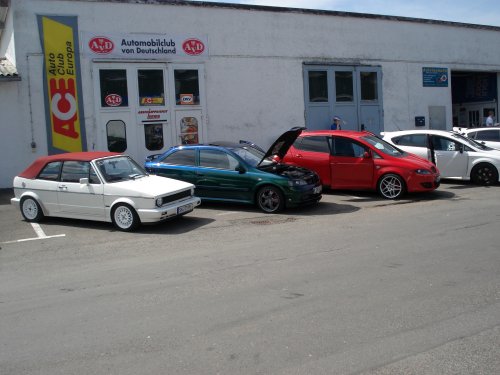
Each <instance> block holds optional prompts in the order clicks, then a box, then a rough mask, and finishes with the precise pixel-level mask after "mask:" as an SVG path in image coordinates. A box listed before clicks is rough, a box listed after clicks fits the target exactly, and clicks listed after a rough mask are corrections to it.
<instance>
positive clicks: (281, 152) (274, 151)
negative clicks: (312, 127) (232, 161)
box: [257, 126, 306, 166]
mask: <svg viewBox="0 0 500 375" xmlns="http://www.w3.org/2000/svg"><path fill="white" fill-rule="evenodd" d="M305 129H306V128H304V127H298V126H296V127H293V128H291V129H290V130H288V131H286V132H284V133H283V134H281V135H280V136H279V137H278V139H276V140H275V141H274V143H273V144H272V145H271V147H270V148H269V150H267V152H266V153H265V155H264V157H263V158H262V159H261V161H260V162H259V164H258V165H257V166H259V165H260V164H261V163H262V162H263V161H264V160H265V159H267V158H268V157H271V156H272V157H275V156H277V157H278V158H279V160H281V159H283V158H284V157H285V155H286V153H287V152H288V150H289V149H290V147H291V146H292V145H293V142H295V140H296V139H297V138H298V136H299V135H300V133H302V131H304V130H305Z"/></svg>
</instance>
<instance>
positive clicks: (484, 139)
mask: <svg viewBox="0 0 500 375" xmlns="http://www.w3.org/2000/svg"><path fill="white" fill-rule="evenodd" d="M460 134H463V135H465V136H466V137H468V138H471V139H473V140H475V141H476V142H479V143H482V144H483V145H485V146H488V147H491V148H494V149H496V150H500V127H488V128H470V129H466V128H461V129H460Z"/></svg>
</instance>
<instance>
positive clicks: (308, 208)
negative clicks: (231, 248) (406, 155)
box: [198, 201, 360, 216]
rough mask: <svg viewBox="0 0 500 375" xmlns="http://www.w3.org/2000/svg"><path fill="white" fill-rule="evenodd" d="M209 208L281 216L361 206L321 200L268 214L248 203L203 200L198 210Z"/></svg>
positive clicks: (338, 211)
mask: <svg viewBox="0 0 500 375" xmlns="http://www.w3.org/2000/svg"><path fill="white" fill-rule="evenodd" d="M203 208H207V209H210V210H215V211H225V212H227V211H238V212H248V213H257V214H262V215H265V216H268V215H269V216H273V215H275V216H276V215H281V216H287V215H288V216H290V215H293V216H309V215H334V214H344V213H349V212H354V211H358V210H359V209H360V208H359V207H356V206H352V205H348V204H339V203H332V202H324V201H319V202H318V203H312V204H308V205H304V206H300V207H290V208H285V209H284V210H282V211H280V212H278V213H275V214H267V213H265V212H263V211H261V210H260V209H259V208H257V207H256V206H252V205H248V204H237V203H219V202H202V204H201V206H200V207H199V208H198V210H200V209H203Z"/></svg>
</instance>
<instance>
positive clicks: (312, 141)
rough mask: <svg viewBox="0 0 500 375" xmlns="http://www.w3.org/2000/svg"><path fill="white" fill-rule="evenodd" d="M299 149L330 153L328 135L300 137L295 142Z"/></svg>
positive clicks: (294, 145)
mask: <svg viewBox="0 0 500 375" xmlns="http://www.w3.org/2000/svg"><path fill="white" fill-rule="evenodd" d="M293 147H295V148H296V149H297V150H302V151H312V152H325V153H330V146H329V144H328V140H327V137H319V136H312V137H299V138H297V140H296V141H295V143H294V144H293Z"/></svg>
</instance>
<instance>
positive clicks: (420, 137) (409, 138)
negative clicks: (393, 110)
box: [392, 134, 427, 147]
mask: <svg viewBox="0 0 500 375" xmlns="http://www.w3.org/2000/svg"><path fill="white" fill-rule="evenodd" d="M392 141H393V142H394V143H395V144H396V145H398V146H411V147H427V134H406V135H402V136H399V137H394V138H393V139H392Z"/></svg>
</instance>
